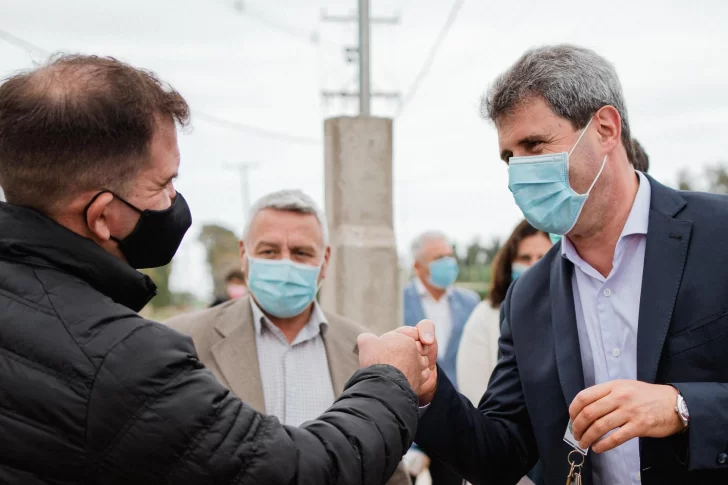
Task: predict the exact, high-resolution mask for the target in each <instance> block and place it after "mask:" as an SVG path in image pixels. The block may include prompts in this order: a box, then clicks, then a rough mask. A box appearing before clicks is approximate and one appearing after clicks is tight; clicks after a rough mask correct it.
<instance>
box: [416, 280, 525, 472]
mask: <svg viewBox="0 0 728 485" xmlns="http://www.w3.org/2000/svg"><path fill="white" fill-rule="evenodd" d="M509 295H510V292H509ZM508 302H509V298H506V305H508ZM505 312H506V316H507V315H508V308H506V309H505ZM501 330H502V334H501V338H500V341H499V347H500V350H501V353H502V357H501V359H500V360H499V361H498V365H497V366H496V368H495V370H494V372H493V376H492V377H491V380H490V383H489V384H488V390H487V392H486V393H485V396H484V397H483V401H482V402H481V404H480V406H479V407H478V408H477V409H476V408H475V407H474V406H473V405H472V404H471V403H470V401H469V400H468V399H467V398H466V397H465V396H463V395H461V394H458V392H457V391H456V390H455V388H454V387H453V385H452V384H451V383H450V381H449V380H448V378H447V376H445V374H444V373H443V372H441V371H440V369H439V368H438V383H437V386H438V387H437V392H436V393H435V398H434V399H433V401H432V403H430V405H429V406H428V408H427V411H426V412H425V413H424V414H423V416H422V417H421V418H420V424H419V429H418V431H417V437H416V439H415V441H416V442H417V444H418V445H419V446H421V447H422V448H423V449H424V450H425V451H426V452H427V454H428V455H430V456H432V457H435V458H437V459H439V460H441V461H443V462H445V463H446V464H447V465H448V466H450V468H452V469H453V470H454V471H455V472H457V473H458V474H459V475H460V476H462V477H463V478H465V479H466V480H468V481H469V482H471V483H477V484H480V483H488V484H491V485H501V484H503V485H506V484H513V483H516V482H518V480H519V479H520V478H521V477H523V476H524V475H525V474H526V473H527V472H528V471H529V470H530V469H531V468H532V467H533V465H534V464H535V463H536V461H537V460H538V451H537V449H536V440H535V438H534V436H533V431H532V429H531V422H530V419H529V415H528V410H527V409H526V403H525V400H524V397H523V390H522V388H521V380H520V376H519V374H518V362H517V361H516V354H515V350H514V346H513V335H512V333H511V328H510V324H509V321H508V318H506V319H505V321H504V322H503V327H502V329H501Z"/></svg>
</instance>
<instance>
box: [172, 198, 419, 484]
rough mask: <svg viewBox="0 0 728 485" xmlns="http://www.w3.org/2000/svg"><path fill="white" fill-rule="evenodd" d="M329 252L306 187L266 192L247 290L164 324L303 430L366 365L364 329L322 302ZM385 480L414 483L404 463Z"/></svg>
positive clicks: (249, 256) (236, 387)
mask: <svg viewBox="0 0 728 485" xmlns="http://www.w3.org/2000/svg"><path fill="white" fill-rule="evenodd" d="M330 254H331V249H330V246H329V241H328V230H327V224H326V219H325V216H324V215H323V213H322V212H321V211H320V210H319V209H318V207H317V206H316V204H315V203H314V202H313V200H311V199H310V198H309V197H308V196H307V195H305V194H303V193H302V192H299V191H281V192H276V193H273V194H270V195H267V196H265V197H263V198H262V199H260V200H259V201H258V202H256V203H255V204H254V205H253V207H252V209H251V211H250V216H249V218H248V222H247V224H246V226H245V229H244V231H243V239H242V241H241V243H240V255H241V264H242V268H243V271H244V272H245V274H246V280H247V282H248V290H249V292H250V296H249V297H246V298H240V299H237V300H233V301H231V302H228V303H224V304H222V305H219V306H217V307H214V308H209V309H206V310H202V311H200V312H197V313H192V314H187V315H181V316H178V317H175V318H173V319H171V320H170V321H169V322H167V323H168V325H169V326H170V327H172V328H174V329H176V330H178V331H179V332H181V333H184V334H186V335H189V336H190V337H192V340H193V341H194V343H195V348H196V350H197V353H198V355H199V358H200V360H201V361H202V362H203V363H204V364H205V366H207V367H208V368H209V369H210V370H211V371H212V372H213V374H214V375H215V376H216V377H217V379H218V380H219V381H220V382H221V383H222V384H223V385H225V386H226V387H227V388H228V389H230V390H231V391H232V392H233V393H235V394H236V395H237V396H238V397H240V398H241V399H243V400H244V401H245V402H246V403H248V404H250V405H251V406H252V407H253V408H255V409H256V410H258V411H261V412H264V413H266V414H271V415H274V416H276V417H278V419H279V420H280V421H281V422H283V423H284V424H289V425H293V426H299V425H300V424H302V423H304V422H306V421H309V420H311V419H314V418H316V417H317V416H319V415H320V414H321V413H322V412H323V411H325V410H326V409H327V408H328V407H329V406H330V405H331V404H333V402H334V400H335V399H336V397H337V396H338V395H340V394H341V393H342V391H343V390H344V385H345V384H346V381H347V380H348V379H349V377H351V375H352V374H353V373H354V372H355V371H356V370H357V369H358V368H359V360H358V356H357V353H356V338H357V336H358V335H359V334H361V333H363V332H365V329H363V328H362V327H360V326H359V325H357V324H356V323H354V322H351V321H349V320H347V319H345V318H343V317H340V316H337V315H334V314H331V313H328V312H324V311H323V310H322V309H321V307H320V306H319V304H318V302H317V301H316V293H317V291H318V289H319V287H320V285H321V282H322V281H323V279H324V278H325V277H326V270H327V268H328V262H329V257H330ZM383 451H384V450H383ZM387 483H388V484H389V485H409V484H410V483H411V481H410V479H409V476H408V475H407V473H406V471H405V470H404V467H403V466H402V465H400V467H399V469H398V470H397V471H396V472H395V474H394V476H393V477H392V478H391V479H390V480H389V482H387Z"/></svg>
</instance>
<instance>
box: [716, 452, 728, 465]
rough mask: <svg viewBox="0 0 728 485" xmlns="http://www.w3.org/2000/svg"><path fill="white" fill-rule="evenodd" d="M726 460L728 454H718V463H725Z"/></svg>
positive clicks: (727, 460) (727, 459)
mask: <svg viewBox="0 0 728 485" xmlns="http://www.w3.org/2000/svg"><path fill="white" fill-rule="evenodd" d="M726 462H728V454H726V453H721V454H720V455H718V463H720V464H721V465H725V464H726Z"/></svg>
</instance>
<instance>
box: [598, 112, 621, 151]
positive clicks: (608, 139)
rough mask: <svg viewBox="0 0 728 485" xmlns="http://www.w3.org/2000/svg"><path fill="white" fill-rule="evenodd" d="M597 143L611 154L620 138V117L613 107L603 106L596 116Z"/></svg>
mask: <svg viewBox="0 0 728 485" xmlns="http://www.w3.org/2000/svg"><path fill="white" fill-rule="evenodd" d="M596 121H597V131H598V132H599V142H600V143H601V144H602V146H603V147H604V150H605V152H607V153H611V152H612V150H614V149H615V148H616V147H617V146H618V145H619V142H620V141H621V138H622V116H620V114H619V111H617V108H615V107H614V106H604V107H602V108H601V109H600V110H599V111H597V114H596Z"/></svg>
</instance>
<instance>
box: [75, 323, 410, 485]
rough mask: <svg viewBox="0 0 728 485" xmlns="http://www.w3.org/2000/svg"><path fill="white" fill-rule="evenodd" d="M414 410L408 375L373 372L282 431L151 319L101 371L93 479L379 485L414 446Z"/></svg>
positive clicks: (95, 401)
mask: <svg viewBox="0 0 728 485" xmlns="http://www.w3.org/2000/svg"><path fill="white" fill-rule="evenodd" d="M417 411H418V406H417V397H416V395H415V393H414V392H413V391H412V389H411V388H410V387H409V384H408V383H407V381H406V379H405V378H404V376H403V375H402V374H401V373H400V372H399V371H398V370H396V369H394V368H393V367H390V366H374V367H371V368H368V369H363V370H359V371H358V372H357V373H356V374H354V376H353V377H352V378H351V380H350V381H349V382H348V384H347V388H346V390H345V391H344V393H343V394H342V395H341V397H340V398H339V399H338V400H337V401H336V402H335V403H334V404H333V405H332V406H331V408H330V409H329V410H328V411H326V412H325V413H324V414H323V415H322V416H321V417H320V418H319V419H317V420H314V421H310V422H307V423H305V424H303V425H302V426H301V427H300V428H295V427H286V426H283V425H281V424H280V423H279V422H278V420H277V419H276V418H275V417H267V416H264V415H261V414H260V413H258V412H256V411H254V410H253V409H252V408H250V407H249V406H247V405H245V404H244V403H242V402H241V401H240V399H238V398H237V397H236V396H235V395H233V394H232V393H230V392H229V391H227V390H226V389H225V388H224V387H223V386H222V385H220V384H219V383H218V382H217V380H216V379H215V377H214V376H213V375H212V374H211V373H210V372H209V371H208V370H207V369H205V368H204V366H203V365H202V364H201V363H200V362H199V360H198V359H197V356H196V354H195V350H194V346H193V344H192V341H191V340H190V339H189V338H187V337H183V336H182V335H179V334H177V333H176V332H174V331H172V330H170V329H167V328H166V327H164V326H162V325H160V324H156V323H151V322H149V323H147V324H145V325H143V326H141V327H139V328H137V329H136V330H135V331H134V332H132V333H131V334H130V335H129V336H127V337H126V338H125V339H123V340H122V341H121V342H120V343H118V344H116V346H115V347H114V348H113V349H112V350H111V351H110V352H109V353H108V354H107V355H106V357H105V359H104V362H103V364H102V365H101V366H100V368H99V370H98V372H97V377H96V379H95V382H94V384H93V391H92V395H91V397H90V401H89V407H88V417H87V423H86V424H87V444H86V446H87V450H88V455H89V458H90V460H91V463H90V467H89V470H90V472H89V473H90V474H92V477H90V478H91V479H92V481H93V482H94V483H107V484H128V483H134V484H135V485H142V484H152V483H154V484H157V483H185V484H191V485H194V484H203V483H204V484H209V483H216V484H228V483H234V484H241V485H243V484H251V485H252V484H274V483H281V484H297V485H298V484H321V485H323V484H331V485H334V484H336V485H344V484H351V485H375V484H376V485H380V484H382V483H384V482H386V480H387V479H388V478H389V477H390V476H391V475H392V473H393V472H394V470H395V468H396V467H397V465H398V464H399V461H400V459H401V458H402V455H403V454H404V453H405V451H406V450H407V448H408V447H409V445H410V444H411V440H412V438H413V436H414V432H415V428H416V425H417Z"/></svg>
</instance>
